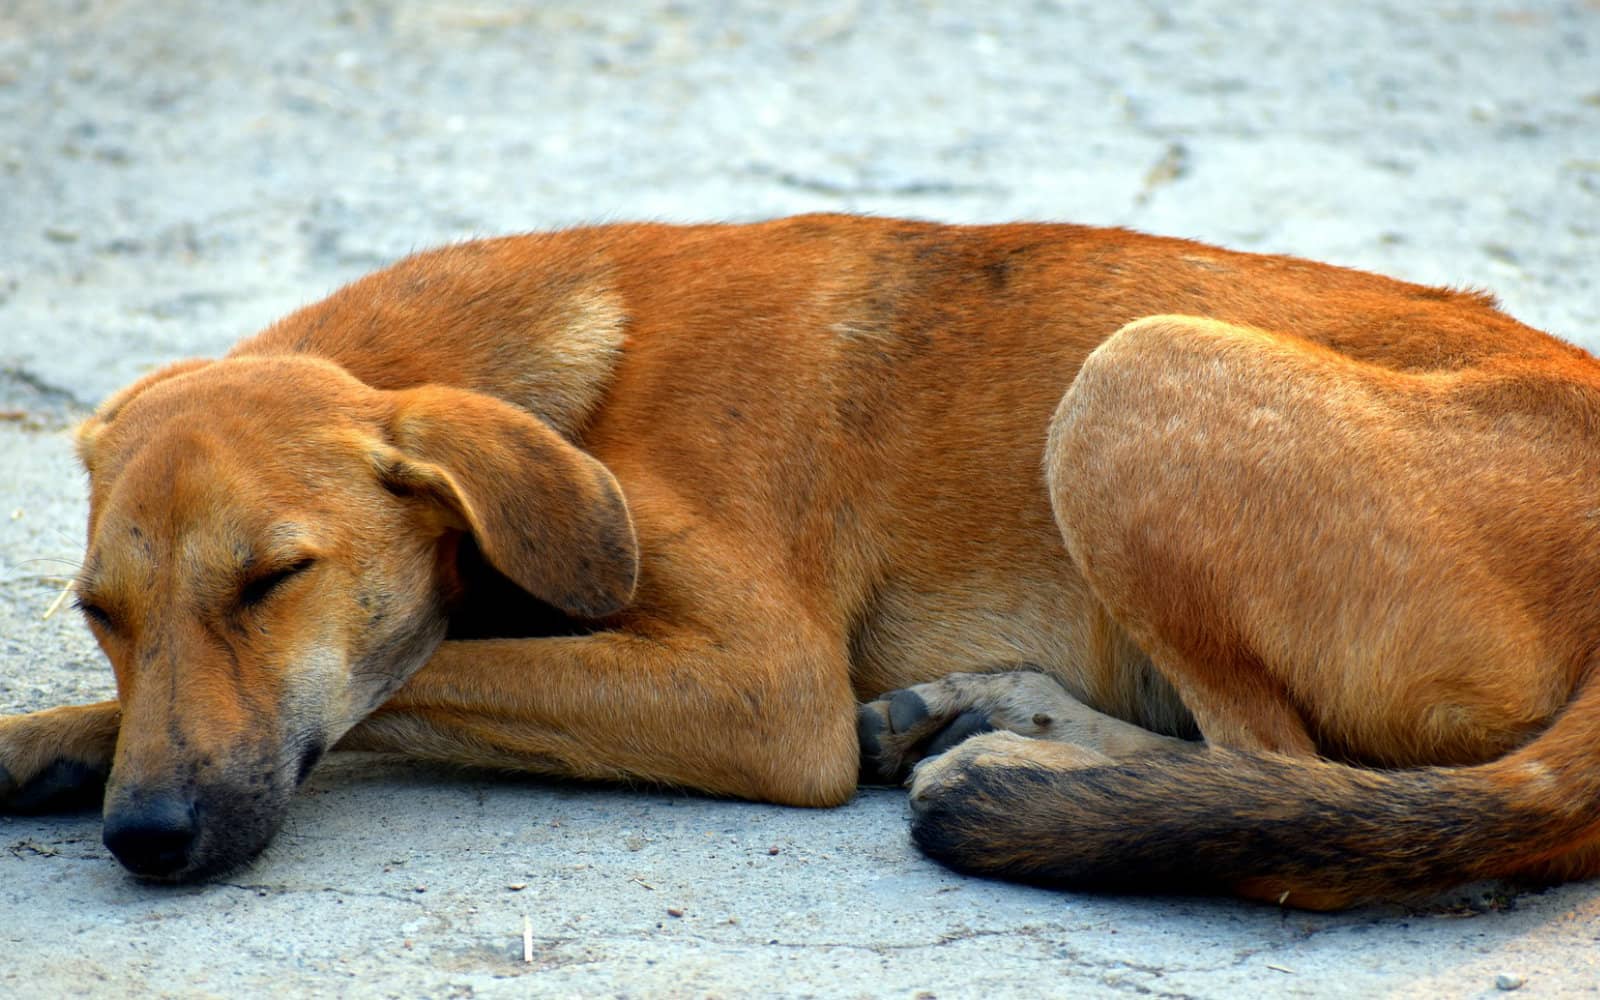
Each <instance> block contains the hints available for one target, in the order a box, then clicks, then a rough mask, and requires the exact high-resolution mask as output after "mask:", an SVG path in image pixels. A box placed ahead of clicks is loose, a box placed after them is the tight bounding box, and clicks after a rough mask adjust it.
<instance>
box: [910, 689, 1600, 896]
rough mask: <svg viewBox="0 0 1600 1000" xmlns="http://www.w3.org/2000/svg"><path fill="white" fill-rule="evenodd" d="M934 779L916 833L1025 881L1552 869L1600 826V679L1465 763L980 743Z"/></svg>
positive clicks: (1146, 883) (1331, 881) (1308, 881)
mask: <svg viewBox="0 0 1600 1000" xmlns="http://www.w3.org/2000/svg"><path fill="white" fill-rule="evenodd" d="M940 786H941V787H940V788H939V789H938V790H937V792H936V793H934V794H931V795H929V796H928V797H927V798H926V799H925V800H924V801H921V802H917V803H915V807H916V808H917V810H918V814H917V816H916V818H915V820H914V821H913V826H912V836H913V838H914V839H915V840H916V842H917V844H918V846H920V847H921V848H922V849H923V850H924V851H926V852H927V853H928V854H930V855H932V856H933V857H935V858H937V859H939V860H940V861H943V862H945V863H946V864H949V865H951V866H952V867H955V868H958V869H961V870H964V871H969V872H974V873H978V874H985V875H996V876H1000V877H1004V878H1013V879H1018V880H1022V881H1029V882H1039V883H1045V884H1054V885H1063V886H1073V887H1081V888H1091V889H1105V890H1114V891H1144V892H1193V891H1203V892H1216V891H1224V892H1234V893H1237V894H1239V895H1244V896H1250V897H1253V898H1258V899H1268V900H1272V901H1275V902H1280V903H1286V904H1288V905H1293V906H1302V907H1308V908H1313V909H1328V908H1336V907H1340V906H1346V905H1349V904H1350V903H1353V902H1357V901H1359V900H1362V899H1370V898H1374V897H1380V896H1396V895H1409V894H1416V893H1421V892H1426V891H1430V890H1439V889H1443V888H1446V887H1448V886H1451V885H1454V884H1458V883H1461V882H1465V881H1470V880H1473V879H1480V878H1501V877H1508V876H1516V875H1529V874H1536V873H1540V872H1542V871H1545V870H1546V869H1547V868H1548V869H1549V870H1551V871H1554V872H1557V873H1561V872H1562V869H1561V868H1560V866H1559V864H1558V863H1556V859H1558V858H1561V857H1562V856H1563V855H1565V854H1567V853H1568V852H1570V851H1572V850H1574V849H1575V848H1577V847H1579V846H1582V845H1584V844H1585V843H1586V842H1590V841H1593V840H1594V839H1595V838H1596V837H1600V680H1596V679H1590V680H1589V681H1587V682H1586V683H1585V684H1584V685H1583V688H1582V689H1581V690H1580V692H1579V694H1578V696H1577V697H1576V698H1574V699H1573V701H1571V702H1570V703H1569V704H1568V706H1567V707H1566V708H1565V709H1564V710H1563V712H1562V713H1561V715H1560V716H1559V717H1557V719H1556V721H1555V722H1554V723H1553V724H1552V725H1551V726H1550V727H1549V728H1548V729H1546V730H1545V731H1544V732H1543V733H1542V734H1540V735H1539V736H1538V737H1537V738H1535V739H1534V740H1532V741H1531V742H1529V743H1527V744H1526V745H1524V746H1523V747H1522V748H1520V749H1518V750H1516V751H1513V752H1512V753H1510V754H1508V755H1506V756H1505V757H1502V758H1500V759H1498V760H1495V761H1493V762H1490V763H1487V764H1481V765H1475V766H1470V767H1455V768H1448V767H1430V768H1418V769H1415V770H1393V771H1378V770H1365V769H1361V768H1356V767H1349V766H1345V765H1342V764H1336V763H1332V762H1329V761H1323V760H1312V759H1304V758H1296V757H1287V756H1283V755H1279V754H1269V753H1252V752H1242V751H1235V750H1226V749H1222V748H1218V747H1204V748H1198V749H1196V750H1194V751H1192V752H1183V751H1178V752H1174V753H1172V754H1170V755H1165V754H1163V755H1157V756H1152V757H1146V758H1141V759H1138V760H1133V761H1128V762H1119V763H1112V764H1105V765H1097V766H1088V767H1082V768H1074V769H1062V768H1056V769H1052V768H1049V767H1045V766H1042V765H1039V764H1035V763H1028V762H1025V761H1024V762H1021V763H1017V762H1011V761H1004V762H995V761H994V760H993V759H991V761H989V762H982V761H979V762H976V763H974V764H970V765H968V766H967V767H966V769H965V770H963V771H960V772H958V773H957V774H955V775H953V776H951V777H949V778H947V779H945V780H941V782H940ZM1553 863H1555V864H1554V866H1553V867H1551V866H1552V865H1553Z"/></svg>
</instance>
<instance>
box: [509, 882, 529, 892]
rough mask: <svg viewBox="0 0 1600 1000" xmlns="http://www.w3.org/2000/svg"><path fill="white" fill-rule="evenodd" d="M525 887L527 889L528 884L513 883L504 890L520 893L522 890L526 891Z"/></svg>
mask: <svg viewBox="0 0 1600 1000" xmlns="http://www.w3.org/2000/svg"><path fill="white" fill-rule="evenodd" d="M527 887H528V883H526V882H513V883H511V884H510V885H508V886H506V888H507V889H510V890H511V891H512V892H521V891H522V890H524V889H526V888H527Z"/></svg>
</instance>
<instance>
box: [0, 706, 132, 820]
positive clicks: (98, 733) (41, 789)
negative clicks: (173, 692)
mask: <svg viewBox="0 0 1600 1000" xmlns="http://www.w3.org/2000/svg"><path fill="white" fill-rule="evenodd" d="M121 721H122V711H121V709H120V708H119V707H118V705H117V703H116V702H114V701H102V702H97V703H96V704H93V705H69V706H65V707H62V708H51V709H46V710H44V711H42V712H30V713H28V714H27V715H11V716H5V717H3V718H0V812H9V813H40V812H53V811H58V810H68V809H77V808H83V807H86V806H92V805H96V804H98V803H99V801H100V798H101V796H102V795H103V794H104V791H105V784H106V775H108V774H109V773H110V772H111V756H112V754H113V753H114V752H115V750H116V746H117V729H118V726H119V725H120V724H121Z"/></svg>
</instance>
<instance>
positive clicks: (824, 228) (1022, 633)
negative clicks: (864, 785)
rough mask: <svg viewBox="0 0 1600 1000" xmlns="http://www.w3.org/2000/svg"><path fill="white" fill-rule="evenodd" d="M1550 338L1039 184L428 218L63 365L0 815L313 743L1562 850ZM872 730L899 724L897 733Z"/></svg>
mask: <svg viewBox="0 0 1600 1000" xmlns="http://www.w3.org/2000/svg"><path fill="white" fill-rule="evenodd" d="M1597 436H1600V365H1597V364H1596V361H1595V359H1594V358H1592V357H1591V356H1589V355H1588V354H1586V353H1585V352H1583V351H1582V350H1580V349H1578V348H1577V347H1574V346H1571V345H1569V344H1566V343H1563V342H1561V341H1559V340H1556V339H1555V338H1553V337H1551V336H1548V335H1546V334H1544V333H1541V332H1539V331H1537V330H1534V329H1531V328H1529V327H1527V326H1524V325H1522V324H1520V323H1518V322H1517V321H1515V320H1513V319H1511V318H1510V317H1508V316H1507V315H1505V314H1504V313H1502V312H1501V311H1499V309H1498V308H1497V307H1496V304H1495V302H1494V300H1493V299H1492V298H1491V297H1490V296H1488V295H1486V294H1483V293H1479V292H1474V291H1457V290H1447V289H1439V288H1429V287H1421V286H1418V285H1413V284H1406V283H1403V282H1400V281H1396V280H1391V279H1388V278H1384V277H1379V276H1375V275H1371V274H1366V273H1362V272H1358V271H1354V270H1347V269H1342V268H1338V267H1333V266H1328V265H1323V264H1318V263H1312V262H1308V261H1304V260H1298V259H1293V258H1288V257H1279V256H1259V255H1251V254H1242V253H1235V252H1229V251H1225V250H1221V249H1217V248H1213V247H1210V246H1206V245H1202V244H1199V243H1193V242H1187V241H1182V240H1175V239H1165V238H1158V237H1154V236H1146V235H1140V234H1136V233H1132V232H1128V231H1123V230H1107V229H1095V228H1087V227H1079V226H1071V225H1046V224H1013V225H998V226H980V227H956V226H945V225H938V224H932V223H923V222H911V221H897V220H890V219H878V218H857V217H849V216H838V215H816V216H804V217H797V218H790V219H783V220H778V221H771V222H765V223H759V224H750V225H698V226H671V225H655V224H644V225H611V226H602V227H595V228H580V229H573V230H569V231H564V232H556V233H548V234H538V235H525V236H516V237H510V238H502V239H489V240H482V241H476V242H468V243H462V244H459V245H454V246H449V247H445V248H443V249H438V250H433V251H430V252H425V253H419V254H417V255H415V256H412V257H410V258H408V259H406V260H403V261H401V262H400V263H398V264H396V265H394V266H392V267H390V268H388V269H386V270H383V271H380V272H378V273H376V274H373V275H370V276H368V277H366V278H363V279H361V280H359V281H356V282H355V283H353V284H351V285H349V286H347V287H345V288H343V289H342V290H340V291H337V292H336V293H334V294H333V295H332V296H331V297H329V298H327V299H326V300H324V301H322V302H319V303H317V304H315V305H312V306H309V307H307V308H304V309H302V310H300V311H298V312H296V313H294V314H292V315H290V316H289V317H287V318H286V319H283V320H281V321H280V322H278V323H276V324H275V325H273V326H271V327H269V328H268V329H266V330H265V331H264V332H262V333H260V334H258V335H256V336H254V337H253V338H250V339H247V340H245V341H243V342H242V343H240V344H239V345H238V346H237V347H236V348H235V349H234V350H233V351H232V352H231V353H230V354H228V355H227V356H226V357H225V358H223V359H221V360H215V361H187V362H182V363H179V364H176V365H173V366H172V367H169V368H166V369H165V370H162V371H158V372H156V373H154V374H152V375H149V376H147V377H145V378H143V379H141V380H140V381H138V382H136V383H135V384H134V385H132V386H131V387H129V388H127V389H125V390H123V391H122V392H120V393H119V394H117V395H115V396H113V397H112V398H111V399H110V400H109V401H107V402H106V403H105V404H104V405H103V406H101V407H100V409H99V410H98V411H97V412H96V413H95V414H94V415H93V416H92V417H91V418H90V419H89V420H88V421H87V422H86V423H84V424H83V425H82V427H81V428H80V430H79V432H78V434H77V448H78V451H79V454H80V456H81V458H82V461H83V464H84V466H85V467H86V468H87V470H88V472H89V476H90V510H89V523H88V546H87V553H86V557H85V561H84V563H83V568H82V572H81V574H80V576H79V577H78V579H77V581H76V584H75V589H76V594H77V600H78V604H79V607H80V608H81V610H82V613H83V615H84V617H85V619H86V621H87V623H88V626H89V627H90V628H91V629H92V630H93V632H94V635H95V638H96V639H97V640H98V642H99V643H100V645H101V647H102V648H103V649H104V651H105V653H106V656H107V657H108V658H109V660H110V661H111V665H112V668H113V670H114V672H115V675H116V682H117V699H116V700H115V701H112V702H105V703H102V704H95V705H85V706H74V707H64V708H56V709H52V710H47V711H41V712H36V713H33V714H28V715H21V716H13V717H7V718H4V719H0V808H4V809H6V810H10V811H39V810H46V809H52V808H58V807H60V806H63V805H66V804H70V803H73V802H83V801H90V802H93V801H100V800H101V798H102V796H103V803H104V839H105V843H106V845H107V847H108V848H109V850H110V851H111V853H112V854H114V855H115V856H116V857H117V858H118V859H119V860H120V861H121V863H122V864H123V865H124V866H126V867H127V868H128V869H129V870H130V871H132V872H133V873H135V874H137V875H139V876H143V877H146V878H149V879H158V880H173V881H182V880H195V879H203V878H206V877H209V876H214V875H216V874H218V873H221V872H225V871H227V870H229V869H232V868H235V867H237V866H239V865H241V864H243V863H245V862H247V861H249V860H250V859H251V858H253V857H254V856H255V855H256V854H257V853H258V852H260V851H261V850H262V849H263V847H264V846H265V845H266V844H267V843H268V841H269V840H270V838H271V837H272V835H273V832H274V831H275V829H276V828H277V826H278V824H279V821H280V819H281V817H282V815H283V814H284V811H285V808H286V805H287V802H288V800H289V798H290V796H291V794H292V792H293V791H294V789H295V788H296V787H297V786H298V785H299V784H300V783H301V782H303V781H304V780H305V778H306V776H307V774H308V773H309V772H310V771H311V769H312V768H313V767H314V766H315V764H316V763H317V761H318V760H319V759H320V758H321V757H322V755H323V754H324V752H325V751H326V750H327V749H329V748H333V749H341V748H342V749H358V750H376V751H398V752H401V753H406V754H411V755H414V756H417V757H421V758H429V759H434V760H441V761H450V762H456V763H460V764H466V765H477V766H483V767H489V768H505V769H514V770H518V771H530V772H541V773H546V774H553V775H563V776H569V777H576V778H583V779H601V780H611V779H622V780H644V781H649V782H659V783H664V784H668V785H673V786H678V787H682V788H685V789H693V790H698V791H701V792H705V793H710V794H713V795H718V796H731V797H740V798H746V799H756V800H763V801H768V802H776V803H787V804H792V805H798V806H833V805H838V804H840V803H843V802H845V801H846V800H847V799H849V798H850V796H851V795H852V793H853V791H854V790H855V788H856V787H857V784H858V783H859V782H861V781H870V782H880V783H883V782H887V783H895V782H900V781H903V780H905V779H906V778H907V775H908V773H910V771H911V769H912V768H913V767H914V766H915V767H916V771H915V774H914V775H913V776H912V777H911V793H910V794H911V800H912V805H913V812H914V815H915V818H914V820H913V836H914V839H915V840H916V842H917V843H918V844H919V845H921V847H922V848H923V849H924V850H926V851H927V852H928V853H930V854H931V855H932V856H934V857H936V858H938V859H940V860H942V861H945V862H947V863H949V864H951V865H954V866H955V867H957V868H959V869H963V870H966V871H971V872H976V873H982V874H988V875H996V876H1002V877H1008V878H1014V879H1023V880H1028V881H1034V882H1042V883H1047V884H1057V885H1065V886H1078V887H1091V888H1100V889H1115V890H1149V889H1155V890H1159V891H1171V890H1186V891H1187V890H1198V891H1207V892H1213V891H1214V892H1226V893H1234V894H1237V895H1240V896H1244V897H1249V898H1255V899H1264V900H1270V901H1272V902H1276V903H1279V904H1283V905H1289V906H1302V907H1313V908H1327V907H1338V906H1344V905H1347V904H1350V903H1353V902H1356V901H1359V900H1364V899H1368V898H1371V897H1383V896H1395V895H1403V894H1411V893H1417V892H1422V891H1428V890H1433V889H1438V888H1441V887H1445V886H1448V885H1450V884H1453V883H1456V882H1460V881H1463V880H1469V879H1477V878H1484V877H1505V878H1523V879H1534V880H1559V879H1564V878H1581V877H1587V876H1590V875H1593V874H1595V873H1596V871H1600V812H1597V810H1596V805H1597V802H1600V681H1596V680H1595V671H1594V669H1593V663H1594V659H1595V656H1596V649H1597V646H1600V601H1597V600H1596V599H1595V595H1596V594H1597V593H1600V489H1597V484H1600V447H1596V440H1597ZM919 761H920V762H921V763H920V764H919Z"/></svg>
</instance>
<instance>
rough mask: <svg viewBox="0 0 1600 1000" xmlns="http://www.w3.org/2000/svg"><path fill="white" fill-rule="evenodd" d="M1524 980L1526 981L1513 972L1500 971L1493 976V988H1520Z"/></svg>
mask: <svg viewBox="0 0 1600 1000" xmlns="http://www.w3.org/2000/svg"><path fill="white" fill-rule="evenodd" d="M1524 982H1526V980H1524V979H1523V978H1522V977H1521V976H1519V975H1517V974H1516V973H1515V972H1502V973H1500V974H1499V975H1498V976H1495V977H1494V988H1495V989H1497V990H1508V991H1509V990H1519V989H1521V988H1522V984H1523V983H1524Z"/></svg>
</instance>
